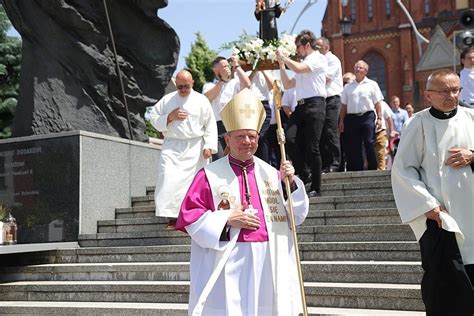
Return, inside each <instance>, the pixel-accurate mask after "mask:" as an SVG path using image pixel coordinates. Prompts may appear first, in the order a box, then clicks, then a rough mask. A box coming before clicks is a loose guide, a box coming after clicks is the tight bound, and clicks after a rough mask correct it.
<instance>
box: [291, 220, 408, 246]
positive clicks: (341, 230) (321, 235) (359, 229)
mask: <svg viewBox="0 0 474 316" xmlns="http://www.w3.org/2000/svg"><path fill="white" fill-rule="evenodd" d="M297 230H298V241H299V242H323V241H332V242H340V241H414V240H415V235H414V234H413V232H412V230H411V229H410V226H408V225H401V224H380V225H334V226H324V225H323V226H300V227H298V228H297Z"/></svg>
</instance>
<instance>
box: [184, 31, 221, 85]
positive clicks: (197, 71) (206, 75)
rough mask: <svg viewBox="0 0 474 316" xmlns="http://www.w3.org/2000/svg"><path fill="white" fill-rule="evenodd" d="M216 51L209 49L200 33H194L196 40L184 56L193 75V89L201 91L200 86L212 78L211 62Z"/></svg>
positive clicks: (215, 55)
mask: <svg viewBox="0 0 474 316" xmlns="http://www.w3.org/2000/svg"><path fill="white" fill-rule="evenodd" d="M216 57H217V53H216V52H215V51H214V50H212V49H210V48H209V47H208V46H207V44H206V41H205V40H204V38H203V37H202V35H201V33H199V32H197V33H196V41H195V42H194V43H193V44H192V45H191V52H190V53H189V55H188V56H187V57H186V66H187V70H189V72H190V73H191V74H192V75H193V79H194V90H196V91H199V92H200V91H201V90H202V86H203V85H204V84H205V83H206V82H209V81H212V80H213V78H214V73H213V72H212V68H211V66H212V62H213V61H214V59H215V58H216Z"/></svg>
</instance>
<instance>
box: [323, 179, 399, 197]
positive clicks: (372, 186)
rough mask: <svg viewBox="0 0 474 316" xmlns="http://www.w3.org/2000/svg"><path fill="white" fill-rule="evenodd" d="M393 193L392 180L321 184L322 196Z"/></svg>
mask: <svg viewBox="0 0 474 316" xmlns="http://www.w3.org/2000/svg"><path fill="white" fill-rule="evenodd" d="M377 194H393V192H392V184H391V182H390V181H370V182H357V183H327V184H322V185H321V195H322V196H354V195H377Z"/></svg>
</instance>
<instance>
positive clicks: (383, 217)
mask: <svg viewBox="0 0 474 316" xmlns="http://www.w3.org/2000/svg"><path fill="white" fill-rule="evenodd" d="M149 215H150V217H149V218H145V217H141V218H125V219H116V220H107V221H98V222H97V226H98V232H99V233H127V232H136V231H166V224H167V223H168V220H167V219H166V218H160V217H156V216H155V214H154V213H152V212H150V213H149ZM400 223H401V220H400V216H399V215H398V211H397V210H396V209H393V208H389V209H370V210H367V209H359V210H325V211H322V210H311V211H310V212H309V214H308V216H307V218H306V220H305V222H304V223H303V226H312V225H348V224H353V225H356V224H400Z"/></svg>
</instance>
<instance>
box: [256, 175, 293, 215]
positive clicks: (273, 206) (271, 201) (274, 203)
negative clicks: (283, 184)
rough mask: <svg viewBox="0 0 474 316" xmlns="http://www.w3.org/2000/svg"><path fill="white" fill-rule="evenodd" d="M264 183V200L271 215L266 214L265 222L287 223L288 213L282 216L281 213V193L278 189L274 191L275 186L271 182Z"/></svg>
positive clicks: (264, 181)
mask: <svg viewBox="0 0 474 316" xmlns="http://www.w3.org/2000/svg"><path fill="white" fill-rule="evenodd" d="M263 183H264V184H265V189H263V190H262V198H263V200H264V201H265V202H266V204H267V205H268V209H269V211H270V214H268V213H267V214H265V220H266V221H267V222H287V221H288V218H287V217H286V213H284V212H283V214H282V213H280V211H279V210H280V207H279V198H280V192H279V191H278V189H273V188H274V187H275V186H272V182H271V181H270V180H263Z"/></svg>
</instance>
